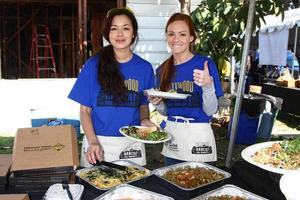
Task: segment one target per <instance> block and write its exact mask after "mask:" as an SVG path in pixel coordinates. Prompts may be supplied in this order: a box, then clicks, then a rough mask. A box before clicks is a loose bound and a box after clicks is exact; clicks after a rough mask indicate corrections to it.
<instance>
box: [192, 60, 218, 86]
mask: <svg viewBox="0 0 300 200" xmlns="http://www.w3.org/2000/svg"><path fill="white" fill-rule="evenodd" d="M193 72H194V73H193V76H194V83H195V84H196V85H198V86H205V85H210V84H211V83H212V82H213V80H212V78H211V76H210V74H209V69H208V62H207V61H205V63H204V70H200V69H194V71H193Z"/></svg>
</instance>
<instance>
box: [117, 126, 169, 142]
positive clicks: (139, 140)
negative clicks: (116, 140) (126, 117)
mask: <svg viewBox="0 0 300 200" xmlns="http://www.w3.org/2000/svg"><path fill="white" fill-rule="evenodd" d="M134 127H136V128H146V127H144V126H134ZM122 128H128V126H123V127H121V128H120V129H119V131H120V133H121V134H122V135H124V136H125V137H128V138H130V139H132V140H135V141H137V142H143V143H148V144H158V143H162V142H166V141H168V140H170V139H172V136H171V135H170V134H169V133H167V132H166V133H167V134H168V136H167V138H166V139H164V140H158V141H153V140H143V139H138V138H135V137H131V136H129V135H127V134H126V133H124V132H123V131H122ZM164 132H165V131H164Z"/></svg>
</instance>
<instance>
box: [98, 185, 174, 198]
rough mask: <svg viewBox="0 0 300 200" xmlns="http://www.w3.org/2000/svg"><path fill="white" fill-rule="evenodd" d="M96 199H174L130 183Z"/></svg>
mask: <svg viewBox="0 0 300 200" xmlns="http://www.w3.org/2000/svg"><path fill="white" fill-rule="evenodd" d="M94 200H174V199H173V198H172V197H168V196H165V195H162V194H158V193H156V192H152V191H149V190H145V189H142V188H138V187H135V186H132V185H128V184H122V185H120V186H117V187H115V188H113V189H111V190H109V191H107V192H105V193H104V194H102V195H100V196H99V197H97V198H95V199H94Z"/></svg>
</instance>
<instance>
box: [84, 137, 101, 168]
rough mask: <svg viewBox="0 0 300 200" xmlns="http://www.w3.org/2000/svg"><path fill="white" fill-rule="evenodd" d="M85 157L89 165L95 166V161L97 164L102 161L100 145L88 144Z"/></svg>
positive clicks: (97, 143)
mask: <svg viewBox="0 0 300 200" xmlns="http://www.w3.org/2000/svg"><path fill="white" fill-rule="evenodd" d="M85 156H86V159H87V161H88V162H89V163H91V164H96V163H97V160H98V161H99V162H100V161H102V160H104V152H103V147H102V145H101V144H100V143H99V142H92V143H90V144H89V147H88V149H87V152H86V154H85Z"/></svg>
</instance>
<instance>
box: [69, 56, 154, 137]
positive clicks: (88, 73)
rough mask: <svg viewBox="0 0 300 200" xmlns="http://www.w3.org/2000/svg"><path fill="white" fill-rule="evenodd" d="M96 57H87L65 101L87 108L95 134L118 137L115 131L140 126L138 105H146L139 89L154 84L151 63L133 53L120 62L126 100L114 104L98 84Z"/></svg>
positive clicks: (141, 90)
mask: <svg viewBox="0 0 300 200" xmlns="http://www.w3.org/2000/svg"><path fill="white" fill-rule="evenodd" d="M98 62H99V56H94V57H91V58H90V59H89V60H87V62H86V63H85V65H84V67H83V69H82V70H81V72H80V74H79V76H78V78H77V80H76V82H75V84H74V86H73V88H72V90H71V92H70V94H69V96H68V97H69V98H70V99H72V100H74V101H76V102H78V103H80V104H81V105H84V106H87V107H90V108H91V117H92V122H93V126H94V130H95V133H96V135H103V136H122V135H121V134H120V133H119V128H120V127H122V126H129V125H140V106H141V105H147V104H148V101H147V97H146V96H145V95H144V93H143V90H145V89H149V88H152V87H153V85H154V79H155V78H154V72H153V68H152V66H151V64H150V63H149V62H148V61H146V60H144V59H142V58H141V57H139V56H138V55H136V54H133V57H132V59H131V60H130V61H128V62H126V63H120V64H119V66H120V71H121V73H122V74H123V76H124V81H125V85H126V87H127V94H126V95H127V101H126V102H122V103H120V104H119V105H116V104H114V102H113V101H112V96H111V95H107V94H105V93H104V92H103V90H102V89H101V86H100V85H99V83H98Z"/></svg>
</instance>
